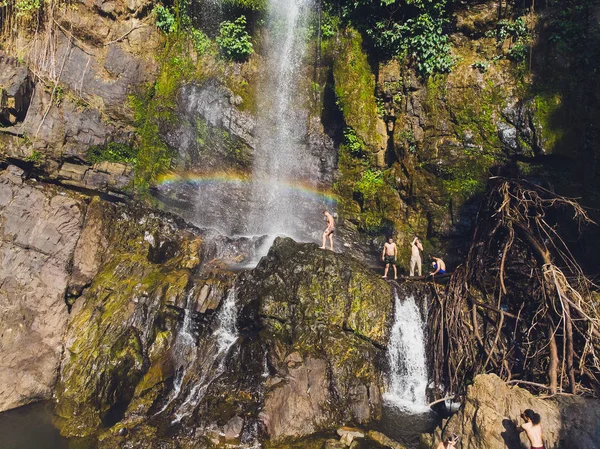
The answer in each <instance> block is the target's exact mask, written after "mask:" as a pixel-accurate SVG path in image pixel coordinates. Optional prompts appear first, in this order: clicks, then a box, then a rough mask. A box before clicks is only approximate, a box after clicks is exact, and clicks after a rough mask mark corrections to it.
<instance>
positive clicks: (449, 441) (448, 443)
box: [436, 433, 460, 449]
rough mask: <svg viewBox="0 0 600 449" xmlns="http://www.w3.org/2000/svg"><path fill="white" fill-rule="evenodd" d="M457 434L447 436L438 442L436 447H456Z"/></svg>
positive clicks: (453, 448) (446, 448) (454, 448)
mask: <svg viewBox="0 0 600 449" xmlns="http://www.w3.org/2000/svg"><path fill="white" fill-rule="evenodd" d="M459 439H460V438H459V436H458V435H457V434H455V433H453V434H452V435H450V436H447V437H446V438H445V439H444V441H442V442H440V444H438V445H437V447H436V449H456V445H457V444H458V440H459Z"/></svg>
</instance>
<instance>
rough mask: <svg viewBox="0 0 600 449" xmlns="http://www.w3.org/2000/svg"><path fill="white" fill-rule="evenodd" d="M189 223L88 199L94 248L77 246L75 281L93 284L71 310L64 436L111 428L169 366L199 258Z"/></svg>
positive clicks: (61, 405) (61, 393) (63, 383)
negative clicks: (132, 402)
mask: <svg viewBox="0 0 600 449" xmlns="http://www.w3.org/2000/svg"><path fill="white" fill-rule="evenodd" d="M191 229H192V228H186V227H185V226H181V224H180V223H179V224H178V223H177V222H175V221H173V220H170V219H169V218H168V217H165V216H162V215H161V216H157V215H154V214H148V213H147V211H143V210H136V209H133V208H128V207H124V206H117V205H112V204H107V203H104V202H99V201H98V202H95V203H92V204H91V205H90V212H89V213H88V217H87V220H86V229H85V231H84V232H85V235H86V237H88V238H89V239H90V243H96V250H94V249H93V248H82V247H78V248H77V252H76V254H77V258H76V261H75V262H76V263H75V264H74V274H75V275H76V278H75V280H76V281H77V282H76V284H75V285H74V286H73V287H74V288H75V287H77V286H81V284H82V283H86V282H87V283H90V286H89V287H88V288H87V289H86V290H85V291H84V293H83V295H82V297H80V298H78V299H77V301H76V302H75V305H74V307H73V310H72V314H71V315H72V316H71V319H70V322H69V326H68V329H67V333H66V338H65V357H64V358H63V360H62V366H61V375H60V379H59V382H58V386H57V390H56V394H57V398H58V407H57V412H58V413H59V415H60V416H62V417H63V418H65V420H64V427H63V429H62V431H63V433H64V434H66V435H70V436H75V435H80V436H81V435H88V434H90V433H93V432H94V431H95V430H96V429H97V428H98V427H99V426H101V425H105V426H112V425H113V424H115V423H116V422H118V421H120V420H121V419H122V417H123V415H124V413H125V411H126V409H127V407H128V405H129V404H130V402H131V401H132V400H133V399H136V400H138V401H140V400H141V399H140V396H142V397H143V395H144V393H146V392H147V390H151V389H152V387H154V386H156V385H157V384H159V385H162V382H163V381H164V380H165V379H166V378H167V377H168V376H169V372H172V370H173V367H172V366H170V365H169V363H168V358H165V357H166V353H167V352H168V349H169V345H170V342H171V341H172V336H173V334H172V332H173V331H174V329H176V327H177V321H178V319H179V312H178V310H177V306H178V305H181V304H184V305H185V299H184V298H183V296H184V295H185V294H187V292H188V290H187V287H188V282H189V281H190V275H191V273H192V270H193V269H194V268H195V267H197V266H198V264H199V263H200V257H199V254H200V247H201V246H200V245H201V240H200V237H199V236H198V235H197V234H196V233H194V232H193V231H192V230H191ZM165 248H166V249H165ZM163 250H164V251H163ZM159 256H160V257H162V259H161V261H162V262H161V263H156V258H157V257H159ZM90 367H93V368H90ZM138 389H140V390H139V391H138ZM159 390H160V388H158V389H157V390H156V391H154V392H153V393H154V394H157V392H158V391H159ZM150 404H151V402H150ZM138 406H139V404H138Z"/></svg>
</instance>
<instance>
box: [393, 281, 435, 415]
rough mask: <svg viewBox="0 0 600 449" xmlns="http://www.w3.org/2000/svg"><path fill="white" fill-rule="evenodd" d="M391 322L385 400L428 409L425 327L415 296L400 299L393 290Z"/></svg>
mask: <svg viewBox="0 0 600 449" xmlns="http://www.w3.org/2000/svg"><path fill="white" fill-rule="evenodd" d="M394 299H395V312H394V324H393V326H392V331H391V334H390V342H389V345H388V361H389V365H390V373H389V385H388V391H387V392H386V393H385V395H384V399H385V400H386V401H387V402H388V403H390V404H392V405H395V406H397V407H399V408H403V409H406V410H408V411H411V412H419V411H425V410H428V407H427V395H426V388H427V359H426V356H425V326H424V323H423V320H422V319H421V312H420V310H419V306H418V305H417V303H416V301H415V298H414V296H412V295H411V296H407V297H405V298H401V297H400V295H399V294H398V292H397V291H396V290H395V291H394Z"/></svg>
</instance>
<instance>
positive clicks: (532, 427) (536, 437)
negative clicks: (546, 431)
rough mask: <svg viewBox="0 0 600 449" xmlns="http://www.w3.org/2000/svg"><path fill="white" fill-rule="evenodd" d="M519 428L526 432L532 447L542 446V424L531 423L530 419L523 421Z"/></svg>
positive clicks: (534, 448)
mask: <svg viewBox="0 0 600 449" xmlns="http://www.w3.org/2000/svg"><path fill="white" fill-rule="evenodd" d="M521 428H522V429H523V430H524V431H525V433H526V434H527V438H529V442H530V443H531V448H532V449H539V448H543V447H544V438H543V435H542V425H541V424H533V423H532V422H531V421H529V422H525V423H523V425H522V426H521Z"/></svg>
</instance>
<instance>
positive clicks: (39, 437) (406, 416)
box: [0, 403, 439, 449]
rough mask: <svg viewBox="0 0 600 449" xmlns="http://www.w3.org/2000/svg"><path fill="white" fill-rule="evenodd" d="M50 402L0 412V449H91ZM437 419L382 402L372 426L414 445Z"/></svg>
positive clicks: (91, 444)
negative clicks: (68, 432) (56, 417)
mask: <svg viewBox="0 0 600 449" xmlns="http://www.w3.org/2000/svg"><path fill="white" fill-rule="evenodd" d="M52 420H53V413H52V405H51V404H49V403H37V404H32V405H27V406H25V407H21V408H18V409H15V410H10V411H8V412H4V413H0V449H93V448H94V447H95V445H94V444H93V442H89V441H82V440H69V439H66V438H63V437H61V436H60V433H59V432H58V430H57V429H56V428H55V427H54V425H53V424H52ZM438 423H439V416H438V415H437V414H435V413H433V412H431V413H425V414H412V413H406V412H403V411H402V410H400V409H398V408H396V407H393V406H388V405H384V409H383V417H382V419H381V421H380V422H379V423H377V424H376V425H374V426H373V427H374V428H375V429H376V430H378V431H380V432H383V433H384V434H386V435H387V436H388V437H390V438H392V439H394V440H396V441H398V442H400V443H402V444H404V445H405V446H406V447H407V448H408V449H417V448H418V446H419V436H420V435H421V434H422V433H431V432H432V431H433V429H434V428H435V426H436V425H437V424H438Z"/></svg>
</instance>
